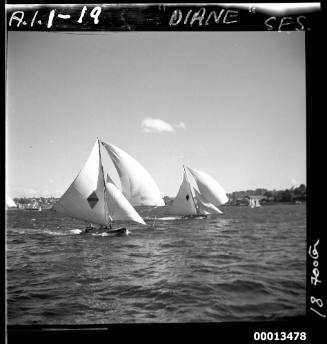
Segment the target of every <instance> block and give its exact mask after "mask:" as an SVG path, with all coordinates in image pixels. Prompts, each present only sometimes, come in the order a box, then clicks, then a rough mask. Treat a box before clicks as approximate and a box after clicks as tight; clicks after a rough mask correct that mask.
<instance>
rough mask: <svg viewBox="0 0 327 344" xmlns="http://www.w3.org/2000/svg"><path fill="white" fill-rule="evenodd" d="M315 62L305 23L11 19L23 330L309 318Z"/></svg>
mask: <svg viewBox="0 0 327 344" xmlns="http://www.w3.org/2000/svg"><path fill="white" fill-rule="evenodd" d="M91 9H92V6H89V7H88V9H86V8H85V10H84V12H85V13H83V5H80V6H79V11H80V13H81V17H82V16H83V15H85V16H86V15H88V12H87V11H89V12H90V10H91ZM62 12H64V10H62ZM53 13H54V12H53ZM185 13H186V12H185ZM56 15H57V14H56V13H54V14H53V17H52V20H53V21H56V20H58V17H56ZM97 16H99V20H100V18H101V13H100V12H99V13H98V12H97V11H93V18H95V19H97ZM17 18H18V16H17ZM17 18H16V19H15V20H16V22H17V21H18V19H17ZM62 18H63V19H62V20H64V14H62ZM175 19H176V18H175ZM34 20H35V23H36V22H37V20H38V18H37V15H35V18H34ZM183 20H184V17H183ZM186 20H187V19H185V21H186ZM271 23H272V22H271ZM298 23H301V21H300V20H299V21H298ZM48 24H49V22H48ZM271 25H272V24H271ZM22 26H23V25H22ZM305 58H306V56H305V31H304V30H297V29H294V30H291V31H286V30H285V31H283V30H282V31H278V30H272V31H269V30H267V31H201V32H200V31H190V32H183V31H180V32H176V31H129V32H127V31H110V30H108V31H69V30H67V31H65V30H62V31H48V32H47V31H46V30H44V31H27V30H25V31H24V30H23V29H22V30H8V32H7V42H6V230H5V231H6V234H5V235H6V318H7V319H6V321H7V325H39V324H42V325H97V324H99V325H101V324H131V323H133V324H134V323H136V324H138V323H202V322H203V323H224V322H246V321H251V322H253V321H254V322H256V321H279V320H283V319H288V318H293V317H304V316H305V315H306V283H307V282H306V273H307V272H306V264H307V259H308V258H307V249H306V247H307V203H306V200H307V168H306V164H307V160H306V157H307V152H306V149H307V139H306V59H305ZM317 310H319V309H317ZM319 311H322V310H321V309H320V310H319Z"/></svg>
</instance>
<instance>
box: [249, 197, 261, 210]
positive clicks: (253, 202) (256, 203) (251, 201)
mask: <svg viewBox="0 0 327 344" xmlns="http://www.w3.org/2000/svg"><path fill="white" fill-rule="evenodd" d="M249 207H250V208H260V207H261V204H260V202H259V199H254V198H250V199H249Z"/></svg>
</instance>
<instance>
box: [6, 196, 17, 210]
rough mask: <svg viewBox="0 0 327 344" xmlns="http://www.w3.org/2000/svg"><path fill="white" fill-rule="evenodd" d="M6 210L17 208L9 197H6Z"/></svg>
mask: <svg viewBox="0 0 327 344" xmlns="http://www.w3.org/2000/svg"><path fill="white" fill-rule="evenodd" d="M6 208H17V204H16V203H15V202H14V200H13V199H12V198H11V197H10V196H9V195H6Z"/></svg>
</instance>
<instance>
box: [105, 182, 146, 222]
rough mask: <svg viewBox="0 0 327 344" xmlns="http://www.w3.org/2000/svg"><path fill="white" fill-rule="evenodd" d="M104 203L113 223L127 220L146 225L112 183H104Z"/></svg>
mask: <svg viewBox="0 0 327 344" xmlns="http://www.w3.org/2000/svg"><path fill="white" fill-rule="evenodd" d="M106 201H107V204H108V206H109V213H110V217H111V219H112V220H113V221H114V220H128V221H134V222H138V223H142V224H143V225H145V224H146V223H145V222H144V221H143V219H142V217H141V216H140V215H139V214H138V213H137V212H136V210H135V209H134V208H133V207H132V206H131V204H130V203H129V202H128V200H127V199H126V197H125V196H124V195H123V194H122V193H121V191H120V190H119V189H118V188H117V186H116V185H115V184H113V183H108V182H107V183H106Z"/></svg>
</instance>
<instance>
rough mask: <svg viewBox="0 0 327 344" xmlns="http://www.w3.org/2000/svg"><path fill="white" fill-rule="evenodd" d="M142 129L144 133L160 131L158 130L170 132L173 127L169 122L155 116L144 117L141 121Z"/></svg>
mask: <svg viewBox="0 0 327 344" xmlns="http://www.w3.org/2000/svg"><path fill="white" fill-rule="evenodd" d="M141 127H142V130H143V131H144V132H145V133H160V132H164V131H166V132H172V131H175V129H174V128H173V127H172V125H171V124H169V123H167V122H165V121H162V120H161V119H156V118H145V119H144V120H143V121H142V123H141Z"/></svg>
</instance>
